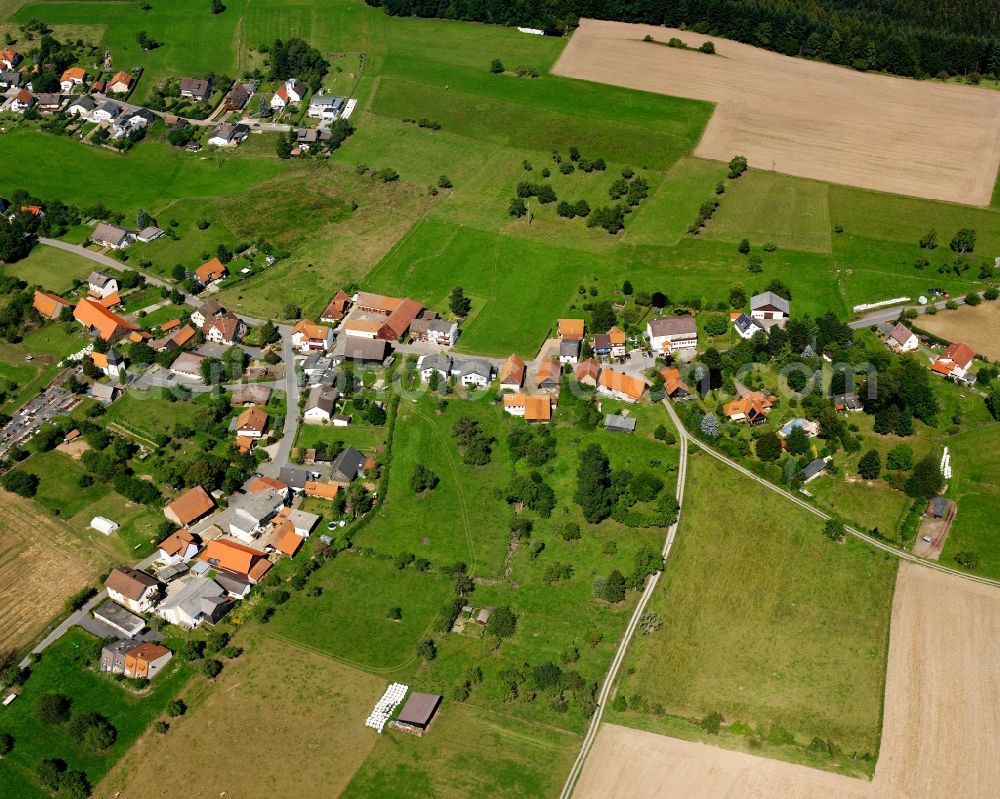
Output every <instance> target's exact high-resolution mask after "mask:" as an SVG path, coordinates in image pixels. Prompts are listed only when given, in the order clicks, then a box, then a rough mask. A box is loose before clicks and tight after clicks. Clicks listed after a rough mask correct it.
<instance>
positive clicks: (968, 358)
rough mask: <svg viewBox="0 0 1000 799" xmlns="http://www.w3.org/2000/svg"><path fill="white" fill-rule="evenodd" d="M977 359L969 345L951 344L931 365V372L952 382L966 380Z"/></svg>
mask: <svg viewBox="0 0 1000 799" xmlns="http://www.w3.org/2000/svg"><path fill="white" fill-rule="evenodd" d="M975 357H976V353H975V351H974V350H973V349H972V347H970V346H969V345H968V344H962V343H961V342H956V343H954V344H949V345H948V346H947V347H945V349H944V352H942V353H941V354H940V355H938V357H937V358H936V359H935V361H934V363H933V364H931V371H932V372H934V373H935V374H939V375H942V376H944V377H950V378H951V379H952V380H965V379H966V375H967V374H968V372H969V367H970V366H972V361H973V359H974V358H975Z"/></svg>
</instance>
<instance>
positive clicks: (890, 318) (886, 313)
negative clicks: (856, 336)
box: [847, 291, 983, 330]
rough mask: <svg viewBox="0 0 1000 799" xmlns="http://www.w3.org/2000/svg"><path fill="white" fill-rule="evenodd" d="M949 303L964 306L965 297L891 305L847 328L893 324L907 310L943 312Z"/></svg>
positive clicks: (851, 323) (856, 321) (981, 293)
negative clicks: (925, 303)
mask: <svg viewBox="0 0 1000 799" xmlns="http://www.w3.org/2000/svg"><path fill="white" fill-rule="evenodd" d="M977 293H978V294H979V296H980V297H982V296H983V292H981V291H980V292H977ZM949 302H956V303H958V304H959V305H964V304H965V297H964V296H962V297H952V298H951V299H950V300H941V301H940V302H932V303H928V304H927V305H893V306H892V307H891V308H882V309H880V310H877V311H869V312H868V313H866V314H865V315H864V316H861V317H859V318H858V319H855V320H854V321H853V322H848V323H847V326H848V327H851V328H853V329H854V330H859V329H861V328H863V327H871V326H872V325H877V324H879V323H881V322H895V321H896V320H897V319H898V318H899V315H900V314H901V313H905V312H906V311H909V310H914V311H916V312H917V313H926V312H927V309H928V308H932V307H933V308H937V310H939V311H943V310H944V309H945V308H946V307H947V305H948V303H949Z"/></svg>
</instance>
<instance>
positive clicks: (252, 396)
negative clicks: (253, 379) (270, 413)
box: [232, 383, 271, 407]
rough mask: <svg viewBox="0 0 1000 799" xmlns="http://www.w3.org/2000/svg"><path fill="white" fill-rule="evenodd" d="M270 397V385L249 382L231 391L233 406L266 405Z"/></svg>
mask: <svg viewBox="0 0 1000 799" xmlns="http://www.w3.org/2000/svg"><path fill="white" fill-rule="evenodd" d="M270 399H271V387H270V386H262V385H258V384H255V383H249V384H247V385H244V386H240V387H239V388H238V389H236V390H235V391H234V392H233V398H232V403H233V406H234V407H235V406H237V405H242V406H243V407H249V406H250V405H267V403H268V401H269V400H270Z"/></svg>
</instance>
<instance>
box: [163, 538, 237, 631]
mask: <svg viewBox="0 0 1000 799" xmlns="http://www.w3.org/2000/svg"><path fill="white" fill-rule="evenodd" d="M214 543H215V542H214V541H211V542H209V545H211V544H214ZM230 606H231V603H230V601H229V600H228V599H227V598H226V591H225V589H223V588H222V586H221V585H219V584H218V583H217V582H215V580H210V579H208V578H207V577H195V576H192V577H189V578H187V579H185V580H183V581H180V582H178V583H177V584H176V587H175V588H174V589H173V590H171V591H170V593H169V595H168V596H167V598H166V599H165V600H164V601H163V602H162V603H161V604H160V606H159V607H158V608H157V609H156V614H157V615H158V616H160V617H161V618H163V619H165V620H166V621H168V622H169V623H170V624H176V625H177V626H178V627H183V628H184V629H186V630H193V629H194V628H195V627H197V626H198V625H200V624H202V623H203V622H208V623H209V624H215V623H216V622H217V621H219V620H220V619H221V618H222V617H223V616H225V615H226V612H227V611H228V610H229V608H230Z"/></svg>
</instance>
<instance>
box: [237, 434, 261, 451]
mask: <svg viewBox="0 0 1000 799" xmlns="http://www.w3.org/2000/svg"><path fill="white" fill-rule="evenodd" d="M256 443H257V439H256V438H250V437H249V436H236V451H237V452H239V453H240V454H241V455H246V454H247V453H248V452H253V447H254V444H256Z"/></svg>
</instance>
